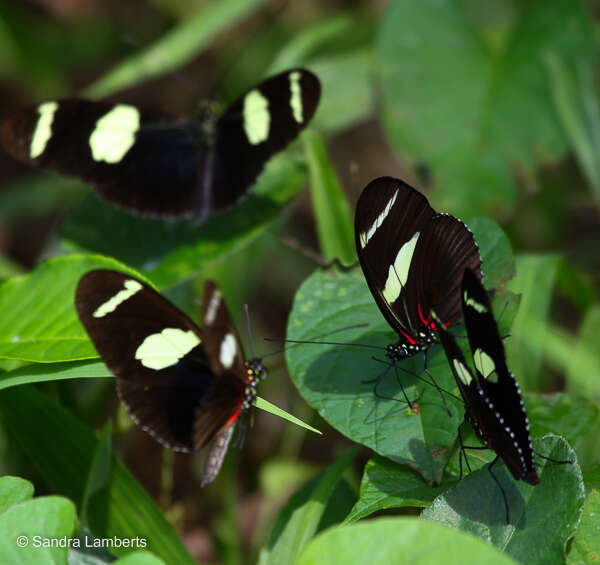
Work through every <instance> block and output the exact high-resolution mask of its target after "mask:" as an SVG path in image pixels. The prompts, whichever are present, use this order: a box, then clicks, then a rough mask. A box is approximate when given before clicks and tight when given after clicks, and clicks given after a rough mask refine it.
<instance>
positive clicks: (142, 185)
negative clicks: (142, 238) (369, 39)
mask: <svg viewBox="0 0 600 565" xmlns="http://www.w3.org/2000/svg"><path fill="white" fill-rule="evenodd" d="M320 92H321V87H320V83H319V80H318V79H317V77H316V76H315V75H314V74H313V73H311V72H309V71H307V70H304V69H291V70H288V71H285V72H283V73H280V74H278V75H275V76H273V77H270V78H268V79H266V80H265V81H263V82H261V83H259V84H257V85H255V86H254V87H252V88H251V89H250V90H248V91H247V92H246V93H244V94H243V95H242V96H240V97H239V98H238V99H237V100H235V101H234V102H233V103H232V104H231V105H230V106H229V107H227V108H226V110H225V112H224V113H223V114H222V115H221V116H220V117H218V118H217V117H214V116H207V115H204V116H201V117H200V119H197V120H193V119H190V120H177V119H174V118H173V117H172V116H170V115H168V114H166V113H164V112H161V111H158V110H153V109H149V108H142V107H138V106H134V105H131V104H124V103H112V102H108V101H97V102H94V101H90V100H84V99H80V98H70V99H64V100H54V101H48V102H44V103H42V104H38V105H36V106H31V107H27V108H24V109H21V110H19V111H17V112H15V113H14V114H12V115H11V116H9V117H7V118H6V119H5V120H4V121H3V122H2V124H0V143H1V144H2V146H3V147H4V149H5V150H6V151H7V152H8V153H9V154H10V155H12V157H14V158H15V159H17V160H19V161H21V162H23V163H25V164H27V165H32V166H39V167H42V168H46V169H49V170H52V171H56V172H58V173H61V174H65V175H69V176H73V177H77V178H80V179H83V180H84V181H87V182H89V183H90V184H91V185H92V186H93V188H94V190H95V191H96V192H97V193H98V194H99V195H100V196H101V197H102V198H104V199H106V200H108V201H109V202H112V203H114V204H116V205H118V206H119V207H121V208H124V209H126V210H129V211H133V212H136V213H138V214H141V215H145V216H153V217H158V218H167V217H182V216H189V215H192V214H194V213H195V214H196V217H197V221H198V222H202V221H204V220H205V219H206V218H207V217H208V216H210V215H211V214H213V213H215V212H218V211H220V210H223V209H226V208H228V207H230V206H232V205H233V204H235V202H236V201H237V200H238V199H240V198H241V197H242V196H243V195H244V194H245V193H246V192H247V190H248V189H249V187H250V186H251V185H252V184H253V183H254V181H255V180H256V178H257V177H258V175H259V173H260V172H261V171H262V169H263V167H264V165H265V163H266V162H267V161H268V160H269V158H270V157H271V156H273V155H274V154H275V153H277V152H279V151H281V150H283V149H284V148H285V146H286V145H287V144H288V143H290V142H291V141H292V140H293V139H295V138H296V136H297V135H298V134H299V133H300V131H302V130H303V129H304V128H305V127H306V126H307V124H308V123H309V122H310V120H311V118H312V117H313V115H314V113H315V110H316V108H317V105H318V102H319V98H320Z"/></svg>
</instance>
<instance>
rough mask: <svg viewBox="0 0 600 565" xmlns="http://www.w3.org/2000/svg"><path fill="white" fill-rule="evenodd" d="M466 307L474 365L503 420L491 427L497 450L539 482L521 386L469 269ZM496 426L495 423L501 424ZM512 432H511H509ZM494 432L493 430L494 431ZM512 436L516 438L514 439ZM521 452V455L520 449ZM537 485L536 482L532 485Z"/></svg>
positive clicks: (485, 298) (483, 294) (511, 465)
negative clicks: (509, 364) (510, 369)
mask: <svg viewBox="0 0 600 565" xmlns="http://www.w3.org/2000/svg"><path fill="white" fill-rule="evenodd" d="M462 304H463V311H464V318H465V326H466V329H467V336H468V338H469V345H470V347H471V352H472V353H473V363H474V365H475V370H476V374H477V378H478V382H479V386H480V387H481V388H482V390H483V391H484V393H485V394H484V395H485V398H486V399H488V401H489V402H490V403H491V404H492V405H493V407H494V411H495V412H496V413H497V414H500V416H501V418H502V420H501V421H498V420H499V418H497V417H496V418H493V419H490V423H489V424H488V428H490V427H491V426H492V425H496V427H497V428H498V431H497V432H496V433H495V434H494V435H495V440H494V443H495V448H496V449H497V450H498V452H499V453H502V452H503V453H504V454H505V455H504V456H503V459H504V461H505V462H506V464H507V466H508V467H509V469H511V471H512V472H513V475H515V477H518V478H523V477H519V473H524V474H525V475H526V476H527V475H528V476H529V479H528V482H531V481H536V482H537V475H536V474H535V468H534V466H533V448H532V446H531V439H530V436H529V421H528V419H527V414H526V412H525V408H524V406H523V399H522V397H521V391H520V389H519V385H518V384H517V381H516V380H515V377H514V375H513V374H512V373H511V372H510V371H509V369H508V367H507V365H506V354H505V352H504V346H503V344H502V339H501V337H500V333H499V331H498V325H497V324H496V320H495V318H494V314H493V310H492V307H491V304H490V300H489V298H488V295H487V292H486V291H485V289H484V287H483V285H482V284H481V283H480V282H479V280H478V279H477V277H476V276H475V275H474V273H472V272H471V271H469V270H466V271H465V273H464V276H463V283H462ZM497 421H498V423H497V424H492V422H494V423H495V422H497ZM507 430H508V431H509V432H508V431H507ZM492 431H493V430H492ZM510 433H512V434H513V436H514V437H511V436H510ZM516 446H518V448H520V449H521V453H519V452H518V448H517V447H516ZM532 484H535V483H532Z"/></svg>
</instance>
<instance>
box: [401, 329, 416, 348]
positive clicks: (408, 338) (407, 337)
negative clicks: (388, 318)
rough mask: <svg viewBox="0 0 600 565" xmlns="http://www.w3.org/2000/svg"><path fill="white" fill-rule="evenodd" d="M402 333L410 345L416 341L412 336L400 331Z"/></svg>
mask: <svg viewBox="0 0 600 565" xmlns="http://www.w3.org/2000/svg"><path fill="white" fill-rule="evenodd" d="M402 335H403V336H404V337H405V338H406V340H407V341H408V342H409V343H411V344H412V345H415V344H416V343H417V342H416V340H414V339H413V338H412V337H410V336H409V335H408V334H405V333H404V332H402Z"/></svg>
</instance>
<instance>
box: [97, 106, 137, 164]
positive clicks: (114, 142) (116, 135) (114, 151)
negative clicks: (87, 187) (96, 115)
mask: <svg viewBox="0 0 600 565" xmlns="http://www.w3.org/2000/svg"><path fill="white" fill-rule="evenodd" d="M139 129H140V112H139V110H138V109H137V108H136V107H134V106H130V105H128V104H117V105H116V106H115V107H114V108H113V109H112V110H111V111H110V112H108V113H107V114H105V115H104V116H102V117H101V118H100V119H99V120H98V121H97V122H96V127H95V129H94V131H93V132H92V135H90V149H91V150H92V157H93V158H94V160H95V161H106V162H107V163H118V162H119V161H121V159H123V157H124V156H125V154H126V153H127V151H129V149H131V146H132V145H133V144H134V142H135V134H136V132H137V131H138V130H139Z"/></svg>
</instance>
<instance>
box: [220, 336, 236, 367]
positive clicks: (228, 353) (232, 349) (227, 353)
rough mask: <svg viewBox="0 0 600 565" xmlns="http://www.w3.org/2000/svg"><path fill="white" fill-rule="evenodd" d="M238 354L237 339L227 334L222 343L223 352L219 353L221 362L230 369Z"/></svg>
mask: <svg viewBox="0 0 600 565" xmlns="http://www.w3.org/2000/svg"><path fill="white" fill-rule="evenodd" d="M236 353H237V345H236V342H235V338H234V337H233V336H232V335H231V334H226V335H225V337H224V338H223V341H222V342H221V350H220V351H219V361H221V365H223V367H225V368H226V369H230V368H231V366H232V365H233V360H234V359H235V354H236Z"/></svg>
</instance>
